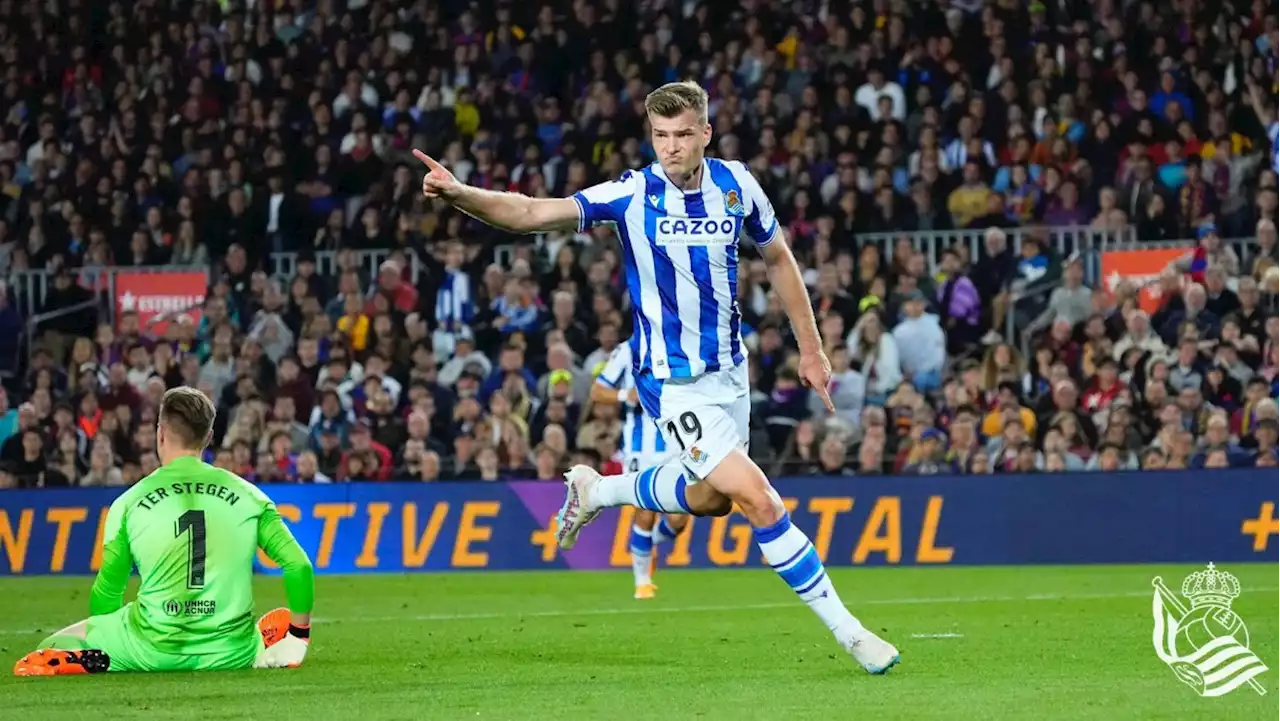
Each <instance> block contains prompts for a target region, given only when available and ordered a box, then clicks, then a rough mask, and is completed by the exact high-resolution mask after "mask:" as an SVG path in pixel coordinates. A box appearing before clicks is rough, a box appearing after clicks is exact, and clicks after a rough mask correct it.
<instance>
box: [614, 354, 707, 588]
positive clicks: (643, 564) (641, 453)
mask: <svg viewBox="0 0 1280 721" xmlns="http://www.w3.org/2000/svg"><path fill="white" fill-rule="evenodd" d="M631 366H632V362H631V346H630V345H629V344H627V343H620V344H619V345H618V347H617V348H614V349H613V353H612V354H611V355H610V356H609V362H608V363H606V364H605V367H604V370H603V371H601V372H600V376H599V377H598V378H596V382H595V385H594V386H592V388H591V401H592V402H593V403H604V404H618V405H620V406H622V407H623V408H624V414H625V421H624V422H623V425H622V444H623V463H624V466H625V468H626V469H627V471H628V472H629V473H635V472H637V471H641V470H644V469H646V468H652V467H654V466H660V465H662V464H664V463H670V462H671V461H673V460H675V453H674V452H673V449H668V447H667V442H666V440H665V439H663V437H662V432H661V431H659V430H658V426H657V424H656V423H654V421H653V419H652V418H650V417H649V416H647V415H645V412H644V409H643V408H641V407H640V401H639V396H638V395H637V394H636V385H635V381H634V379H633V377H632V375H631ZM688 525H689V517H688V516H687V515H676V514H670V515H666V516H660V515H659V514H658V513H656V512H654V511H649V510H645V509H643V508H640V509H637V510H636V515H635V520H634V521H633V522H632V525H631V571H632V574H633V575H634V576H635V582H636V592H635V597H636V598H637V599H649V598H653V597H654V595H655V594H656V593H657V592H658V587H657V586H656V585H654V583H653V569H654V566H655V563H654V559H655V558H656V556H657V551H656V549H657V547H658V546H659V545H661V544H662V543H664V542H666V541H670V540H673V539H674V538H675V537H676V536H678V535H680V532H681V531H683V530H684V529H685V527H686V526H688Z"/></svg>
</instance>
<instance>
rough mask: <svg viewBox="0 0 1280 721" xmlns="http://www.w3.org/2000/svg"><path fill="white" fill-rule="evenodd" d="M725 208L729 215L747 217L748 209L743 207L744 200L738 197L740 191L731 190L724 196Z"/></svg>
mask: <svg viewBox="0 0 1280 721" xmlns="http://www.w3.org/2000/svg"><path fill="white" fill-rule="evenodd" d="M724 207H725V210H727V211H728V212H729V215H746V214H747V210H746V208H743V207H742V199H741V198H739V197H738V191H736V190H730V191H729V192H727V193H725V194H724Z"/></svg>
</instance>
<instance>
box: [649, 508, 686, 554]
mask: <svg viewBox="0 0 1280 721" xmlns="http://www.w3.org/2000/svg"><path fill="white" fill-rule="evenodd" d="M688 526H689V517H688V516H681V515H675V514H667V515H665V516H663V517H662V518H660V519H658V522H657V523H656V524H654V526H653V533H652V536H653V547H654V548H657V547H658V546H660V545H662V544H664V543H666V542H667V541H673V540H675V537H676V536H679V535H680V534H681V533H683V532H684V529H685V528H688Z"/></svg>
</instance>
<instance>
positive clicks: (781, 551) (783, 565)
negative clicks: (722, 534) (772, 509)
mask: <svg viewBox="0 0 1280 721" xmlns="http://www.w3.org/2000/svg"><path fill="white" fill-rule="evenodd" d="M752 530H753V532H754V533H755V537H756V543H757V544H759V546H760V550H761V551H763V552H764V558H765V560H766V561H768V562H769V565H770V566H772V567H773V570H774V571H777V573H778V575H779V576H781V577H782V580H784V581H786V582H787V585H788V586H790V587H791V590H793V591H795V592H796V595H797V596H799V597H800V600H802V601H804V602H805V603H807V604H809V608H811V609H813V612H814V613H816V614H818V617H819V618H821V619H822V622H823V623H825V624H826V625H827V628H828V629H830V630H831V632H832V633H834V634H836V636H837V637H838V638H840V639H842V640H843V639H845V638H848V637H851V636H855V635H857V634H859V633H861V632H862V630H863V628H862V624H861V623H860V622H859V621H858V619H856V618H854V616H853V614H851V613H849V609H847V608H845V607H844V604H843V603H842V602H841V601H840V596H839V594H837V593H836V589H835V586H834V585H832V583H831V579H830V578H829V577H828V576H827V569H825V568H823V566H822V561H821V559H819V558H818V551H817V549H815V548H814V547H813V544H812V543H810V542H809V537H808V536H806V535H804V531H801V530H800V529H799V528H796V527H795V526H793V525H791V514H784V515H783V516H782V519H781V520H779V521H778V522H777V523H775V524H773V525H772V526H769V527H767V528H755V529H752Z"/></svg>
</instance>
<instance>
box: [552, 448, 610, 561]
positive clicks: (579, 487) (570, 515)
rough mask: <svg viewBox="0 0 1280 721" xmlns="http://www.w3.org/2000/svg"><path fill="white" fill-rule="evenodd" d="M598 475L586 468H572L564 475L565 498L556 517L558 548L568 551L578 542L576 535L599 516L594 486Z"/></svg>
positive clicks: (598, 480)
mask: <svg viewBox="0 0 1280 721" xmlns="http://www.w3.org/2000/svg"><path fill="white" fill-rule="evenodd" d="M599 483H600V474H599V473H597V472H596V471H595V469H593V468H590V467H588V466H582V465H578V466H574V467H573V468H570V469H569V472H568V473H566V474H564V485H565V489H566V490H565V498H564V505H563V506H561V507H560V513H559V514H558V515H557V516H556V521H557V529H556V541H557V543H559V544H560V548H563V549H564V550H566V551H567V550H569V549H570V548H573V546H574V544H576V543H577V542H578V533H580V532H581V531H582V529H583V528H584V527H586V525H587V524H588V523H591V522H592V521H594V520H595V519H596V516H598V515H600V509H599V508H597V507H596V506H595V491H596V486H597V485H599Z"/></svg>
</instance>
